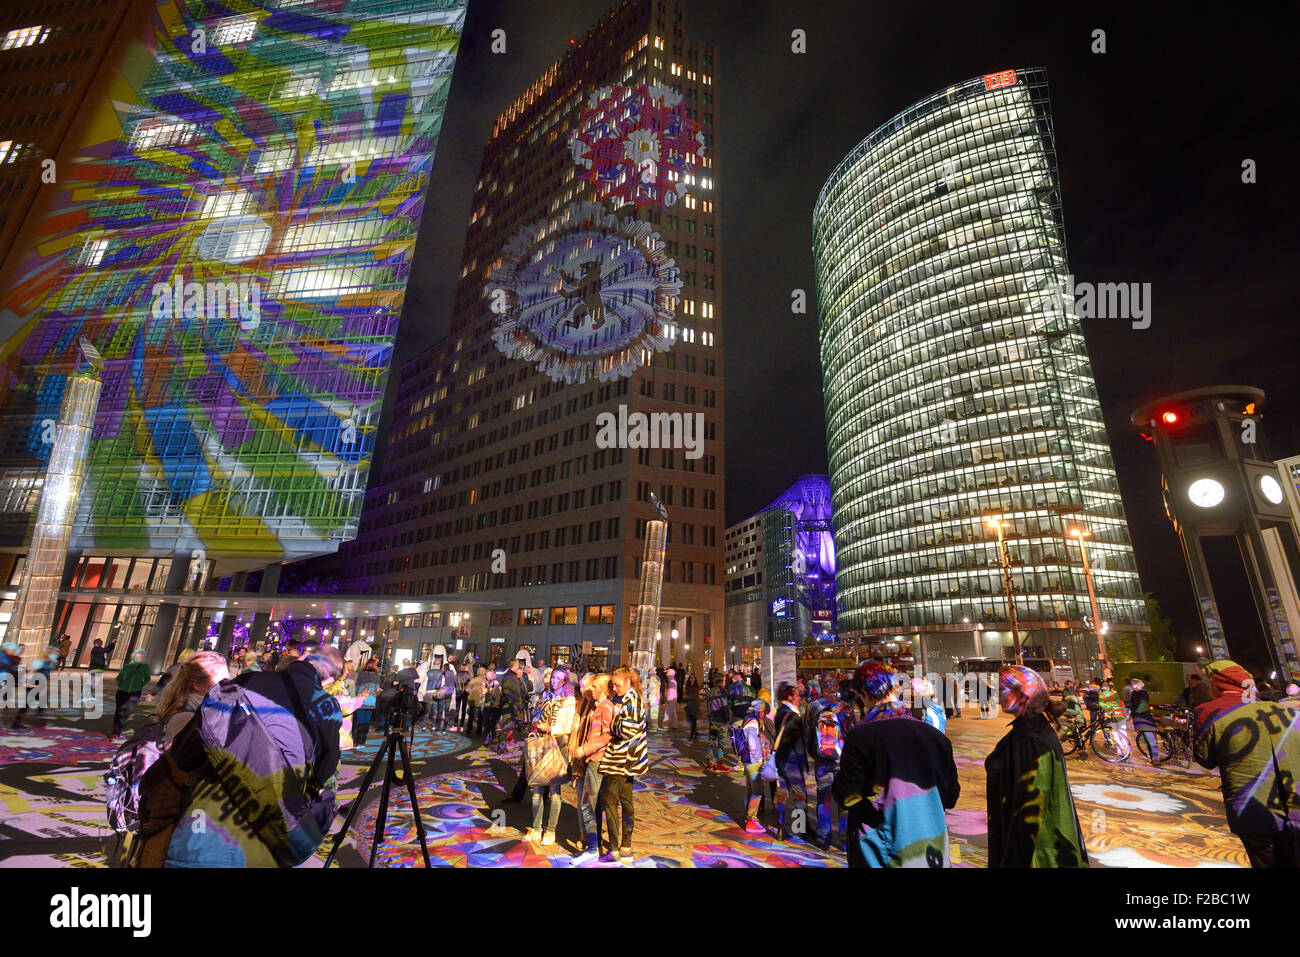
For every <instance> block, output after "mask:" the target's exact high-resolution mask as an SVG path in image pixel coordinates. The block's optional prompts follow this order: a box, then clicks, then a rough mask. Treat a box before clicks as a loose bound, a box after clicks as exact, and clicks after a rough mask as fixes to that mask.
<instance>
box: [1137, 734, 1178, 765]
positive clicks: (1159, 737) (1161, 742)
mask: <svg viewBox="0 0 1300 957" xmlns="http://www.w3.org/2000/svg"><path fill="white" fill-rule="evenodd" d="M1148 734H1150V736H1151V737H1153V738H1155V741H1156V745H1155V748H1156V753H1155V754H1151V753H1150V747H1149V746H1148V745H1147V734H1143V733H1141V732H1138V736H1137V742H1138V751H1140V752H1141V753H1142V756H1143V757H1144V758H1146V759H1147V760H1148V761H1168V760H1169V756H1170V755H1171V754H1172V753H1173V750H1172V748H1171V746H1170V741H1169V732H1168V731H1152V732H1148Z"/></svg>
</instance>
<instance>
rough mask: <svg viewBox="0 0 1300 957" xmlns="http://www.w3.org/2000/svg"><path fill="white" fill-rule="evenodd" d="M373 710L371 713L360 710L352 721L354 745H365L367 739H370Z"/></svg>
mask: <svg viewBox="0 0 1300 957" xmlns="http://www.w3.org/2000/svg"><path fill="white" fill-rule="evenodd" d="M373 715H374V711H373V709H372V710H370V711H366V710H359V711H357V713H356V715H355V716H354V717H353V719H352V743H353V744H365V743H366V738H368V737H370V719H371V718H372V717H373Z"/></svg>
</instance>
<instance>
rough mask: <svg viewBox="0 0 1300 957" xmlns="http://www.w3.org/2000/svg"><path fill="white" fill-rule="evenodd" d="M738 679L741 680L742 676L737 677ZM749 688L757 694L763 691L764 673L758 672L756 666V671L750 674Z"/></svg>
mask: <svg viewBox="0 0 1300 957" xmlns="http://www.w3.org/2000/svg"><path fill="white" fill-rule="evenodd" d="M736 677H737V678H739V677H740V676H739V675H737V676H736ZM749 686H750V687H751V688H753V689H754V693H755V694H757V693H758V692H759V691H762V690H763V673H762V672H761V671H759V670H758V665H754V670H753V671H752V672H750V675H749Z"/></svg>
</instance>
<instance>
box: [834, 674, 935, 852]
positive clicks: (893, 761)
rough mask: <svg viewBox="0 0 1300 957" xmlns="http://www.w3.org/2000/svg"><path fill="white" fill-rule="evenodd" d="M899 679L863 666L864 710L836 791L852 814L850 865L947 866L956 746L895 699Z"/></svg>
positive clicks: (848, 743)
mask: <svg viewBox="0 0 1300 957" xmlns="http://www.w3.org/2000/svg"><path fill="white" fill-rule="evenodd" d="M895 678H896V674H895V672H894V669H893V668H891V667H890V666H889V665H887V664H884V663H883V662H879V661H872V660H867V661H864V662H862V664H861V665H859V666H858V676H857V681H858V685H859V693H860V694H861V695H862V698H863V702H864V704H865V705H866V709H867V710H866V714H865V715H863V718H862V721H861V722H860V723H859V724H858V725H857V726H856V727H854V729H853V730H852V731H850V732H849V737H848V740H847V741H846V742H845V744H844V755H843V757H842V758H841V759H840V770H839V773H838V774H836V776H835V783H834V785H833V787H832V790H833V792H834V795H835V800H837V801H838V802H839V803H840V805H841V806H843V807H845V808H847V809H848V813H849V838H848V858H849V866H850V867H949V866H950V862H949V857H948V825H947V821H946V819H945V817H944V809H945V808H951V807H953V806H954V805H955V804H956V803H957V797H958V796H959V795H960V794H961V785H960V784H959V783H958V781H957V765H956V763H955V762H954V761H953V757H952V744H951V742H949V740H948V739H947V738H946V737H945V736H944V734H943V732H941V731H939V730H937V729H936V728H933V727H931V726H930V725H928V724H926V723H925V722H924V721H918V720H916V718H914V717H912V711H911V709H910V708H907V707H905V706H904V705H903V704H902V703H900V702H899V701H897V700H895V690H896V683H895Z"/></svg>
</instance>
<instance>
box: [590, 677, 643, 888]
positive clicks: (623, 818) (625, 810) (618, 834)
mask: <svg viewBox="0 0 1300 957" xmlns="http://www.w3.org/2000/svg"><path fill="white" fill-rule="evenodd" d="M610 685H611V687H612V688H613V691H614V695H615V696H616V697H617V698H618V702H617V704H616V705H615V707H614V722H613V725H612V727H611V730H610V741H609V744H608V745H607V746H606V747H605V754H604V756H603V757H602V758H601V761H600V773H601V775H602V776H603V777H604V781H603V782H602V784H601V793H602V794H603V796H604V797H603V803H604V805H605V824H606V826H607V827H608V828H609V851H610V853H609V854H608V855H606V856H604V857H602V858H601V861H602V862H603V863H614V862H616V861H621V862H622V863H624V864H630V863H632V860H633V857H632V829H633V826H634V825H635V824H636V812H635V809H634V807H633V803H632V782H633V780H634V779H635V778H636V777H638V776H639V775H642V774H644V773H645V770H646V768H647V767H648V766H649V763H650V762H649V758H648V756H647V741H646V709H645V702H644V701H643V700H642V697H641V676H640V675H638V674H637V673H636V672H635V671H633V670H632V669H631V668H628V667H627V666H626V665H625V666H623V667H620V668H615V669H614V673H613V674H612V675H610ZM616 850H617V855H615V851H616Z"/></svg>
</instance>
